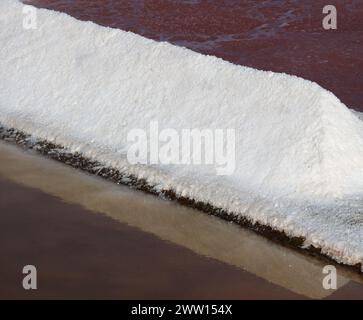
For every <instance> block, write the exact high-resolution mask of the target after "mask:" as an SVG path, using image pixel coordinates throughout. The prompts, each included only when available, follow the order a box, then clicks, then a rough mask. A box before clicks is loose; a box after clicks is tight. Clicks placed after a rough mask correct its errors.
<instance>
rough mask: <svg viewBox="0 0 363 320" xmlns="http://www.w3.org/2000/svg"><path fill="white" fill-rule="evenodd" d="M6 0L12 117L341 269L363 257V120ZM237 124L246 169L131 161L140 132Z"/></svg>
mask: <svg viewBox="0 0 363 320" xmlns="http://www.w3.org/2000/svg"><path fill="white" fill-rule="evenodd" d="M23 18H24V13H23V4H21V3H19V2H18V1H15V0H2V1H1V2H0V122H1V123H3V124H4V125H5V126H7V127H13V128H17V129H19V130H23V131H25V132H28V133H30V134H32V135H33V136H34V137H37V138H40V139H45V140H47V141H49V142H54V143H56V144H59V145H62V146H64V147H66V148H69V150H70V151H72V152H81V153H82V154H84V155H85V156H86V157H88V158H90V159H95V160H97V161H99V162H101V163H103V164H104V165H106V166H109V167H114V168H116V169H117V170H119V171H120V172H121V173H125V174H127V175H132V176H134V177H136V178H137V179H142V180H144V181H146V183H147V184H148V185H149V186H151V187H153V188H155V190H170V191H173V192H174V193H175V194H176V195H177V196H180V197H184V198H188V199H191V200H193V201H198V202H203V203H206V204H209V205H211V206H213V207H215V208H220V209H221V210H224V211H226V212H229V213H231V214H234V215H236V216H239V217H244V218H246V219H248V220H249V221H251V222H252V223H254V222H258V223H259V224H262V225H267V226H269V227H272V228H274V229H276V230H279V231H283V232H285V233H286V234H287V235H289V236H291V237H302V238H304V239H305V245H306V246H310V245H312V246H314V247H316V248H319V249H321V250H322V252H323V253H324V254H327V255H328V256H330V257H332V258H334V259H335V260H337V261H338V262H342V263H346V264H350V265H354V264H358V263H361V262H362V260H363V124H362V122H361V121H360V120H359V119H358V117H357V116H356V115H354V114H353V113H352V112H351V111H349V109H348V108H347V107H346V106H345V105H343V104H342V103H341V102H340V101H339V100H338V99H337V98H336V97H335V96H334V95H333V94H332V93H330V92H328V91H326V90H324V89H323V88H321V87H320V86H319V85H317V84H315V83H312V82H310V81H306V80H303V79H300V78H297V77H293V76H288V75H285V74H276V73H272V72H264V71H258V70H254V69H251V68H246V67H241V66H236V65H233V64H230V63H228V62H225V61H223V60H221V59H218V58H215V57H211V56H204V55H201V54H198V53H195V52H192V51H190V50H187V49H184V48H180V47H175V46H173V45H170V44H168V43H158V42H155V41H152V40H149V39H145V38H143V37H141V36H138V35H135V34H132V33H128V32H124V31H121V30H116V29H110V28H105V27H101V26H98V25H96V24H93V23H90V22H81V21H77V20H76V19H73V18H71V17H69V16H67V15H65V14H61V13H56V12H52V11H48V10H37V28H36V29H30V30H27V29H24V28H23ZM151 121H158V124H159V127H160V130H161V129H164V128H173V129H175V130H177V131H178V132H181V131H182V130H183V129H195V128H196V129H204V128H209V129H225V130H227V129H234V130H235V132H236V155H235V161H236V168H235V170H234V172H233V174H232V175H230V176H218V175H216V170H215V168H214V167H213V166H210V165H205V166H203V165H155V164H154V165H150V166H149V165H131V164H130V163H129V162H128V161H127V158H126V153H127V150H128V148H129V146H130V143H129V142H128V141H127V135H128V133H129V132H130V131H131V130H132V129H138V128H140V129H144V130H146V131H147V130H149V127H150V123H151Z"/></svg>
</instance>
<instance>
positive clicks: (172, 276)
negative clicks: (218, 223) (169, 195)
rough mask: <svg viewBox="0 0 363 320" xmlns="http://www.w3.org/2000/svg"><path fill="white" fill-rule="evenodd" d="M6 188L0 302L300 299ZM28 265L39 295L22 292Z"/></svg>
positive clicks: (84, 213)
mask: <svg viewBox="0 0 363 320" xmlns="http://www.w3.org/2000/svg"><path fill="white" fill-rule="evenodd" d="M0 190H1V192H0V212H1V214H0V243H1V246H0V255H1V257H2V263H1V264H0V283H1V285H0V299H9V298H10V299H11V298H15V299H28V298H46V299H60V298H64V299H107V298H111V299H132V298H134V299H173V298H174V299H193V298H194V299H253V298H299V297H300V296H299V295H297V294H294V293H292V292H290V291H288V290H286V289H283V288H281V287H279V286H276V285H273V284H271V283H269V282H267V281H265V280H262V279H260V278H258V277H256V276H253V275H251V274H249V273H247V272H245V271H242V270H241V269H238V268H235V267H232V266H229V265H227V264H224V263H221V262H218V261H216V260H214V259H209V258H206V257H202V256H200V255H197V254H195V253H193V252H192V251H190V250H187V249H185V248H183V247H180V246H176V245H173V244H171V243H168V242H165V241H162V240H160V239H158V238H156V237H155V236H152V235H150V234H147V233H144V232H140V231H139V230H138V229H136V228H132V227H129V226H127V225H125V224H121V223H119V222H116V221H114V220H112V219H111V218H108V217H106V216H104V215H101V214H96V213H93V212H91V211H88V210H85V209H83V208H82V207H81V206H77V205H71V204H67V203H64V202H63V201H61V200H59V199H57V198H56V197H53V196H50V195H48V194H46V193H43V192H41V191H39V190H36V189H31V188H26V187H23V186H20V185H18V184H15V183H13V182H10V181H8V180H4V179H3V178H0ZM28 264H32V265H35V266H36V267H37V271H38V290H35V291H26V290H24V289H23V288H22V278H23V275H22V268H23V266H25V265H28ZM361 292H362V290H361Z"/></svg>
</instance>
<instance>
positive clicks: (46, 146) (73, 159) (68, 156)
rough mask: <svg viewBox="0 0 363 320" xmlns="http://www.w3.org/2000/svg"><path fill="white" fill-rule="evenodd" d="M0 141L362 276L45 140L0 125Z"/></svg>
mask: <svg viewBox="0 0 363 320" xmlns="http://www.w3.org/2000/svg"><path fill="white" fill-rule="evenodd" d="M0 139H2V140H4V141H6V142H10V143H13V144H16V145H19V146H21V147H23V148H25V149H32V150H35V151H36V152H38V153H39V154H42V155H44V156H46V157H48V158H51V159H53V160H56V161H59V162H62V163H64V164H66V165H69V166H71V167H73V168H76V169H81V170H83V171H85V172H87V173H89V174H92V175H96V176H99V177H102V178H104V179H106V180H109V181H112V182H114V183H116V184H122V185H127V186H129V187H131V188H133V189H137V190H141V191H144V192H146V193H150V194H153V195H157V196H159V197H162V198H166V199H168V200H172V201H176V202H178V203H179V204H181V205H184V206H188V207H191V208H194V209H197V210H200V211H203V212H205V213H207V214H209V215H213V216H217V217H219V218H222V219H224V220H226V221H229V222H233V223H236V224H237V225H239V226H241V227H245V228H248V229H251V230H252V231H254V232H256V233H258V234H260V235H262V236H265V237H266V238H268V239H270V240H272V241H274V242H276V243H279V244H281V245H284V246H286V247H290V248H294V249H298V250H299V251H300V252H302V253H305V254H308V255H312V256H315V257H318V258H319V259H324V260H326V261H327V262H328V263H330V264H334V265H339V266H344V267H345V268H349V269H351V270H353V271H355V272H358V273H362V264H361V263H358V264H356V265H354V266H350V265H344V264H340V263H338V262H336V261H335V260H333V259H332V258H330V257H329V256H327V255H325V254H324V253H322V252H321V249H319V248H315V247H311V246H310V247H308V248H303V247H302V246H303V243H304V241H305V239H304V238H303V237H290V236H288V235H287V234H286V233H285V232H283V231H278V230H275V229H273V228H271V227H270V226H265V225H263V224H260V223H258V222H252V221H250V220H248V219H246V218H244V217H238V216H237V215H234V214H232V213H229V212H227V211H225V210H222V209H219V208H216V207H214V206H212V205H210V204H209V203H204V202H201V201H195V200H193V199H189V198H186V197H181V196H178V195H177V194H176V193H175V192H174V191H172V190H156V189H155V188H154V187H153V186H151V185H149V184H148V183H147V182H146V180H144V179H138V178H137V177H135V176H133V175H126V174H124V173H121V172H120V171H118V170H117V169H115V168H110V167H106V166H104V165H103V164H102V163H100V162H98V161H94V160H91V159H88V158H86V157H84V156H83V155H82V154H81V153H78V152H74V153H72V152H69V151H67V149H66V148H64V147H63V146H61V145H56V144H54V143H52V142H48V141H46V140H39V139H35V138H33V137H32V136H31V135H30V134H27V133H24V132H22V131H19V130H16V129H13V128H10V129H9V128H6V127H5V126H2V125H1V124H0Z"/></svg>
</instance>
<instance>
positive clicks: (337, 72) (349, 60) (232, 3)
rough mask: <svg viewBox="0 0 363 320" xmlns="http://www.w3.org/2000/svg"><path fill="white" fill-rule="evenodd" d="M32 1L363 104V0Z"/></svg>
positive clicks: (362, 106) (358, 106)
mask: <svg viewBox="0 0 363 320" xmlns="http://www.w3.org/2000/svg"><path fill="white" fill-rule="evenodd" d="M27 2H28V3H32V4H35V5H37V6H41V7H46V8H50V9H54V10H58V11H63V12H66V13H68V14H70V15H72V16H74V17H76V18H78V19H81V20H91V21H94V22H96V23H98V24H101V25H105V26H111V27H115V28H120V29H124V30H130V31H133V32H135V33H138V34H141V35H143V36H145V37H148V38H152V39H155V40H161V41H168V42H171V43H174V44H177V45H182V46H186V47H188V48H191V49H193V50H195V51H198V52H201V53H205V54H212V55H215V56H218V57H221V58H223V59H225V60H228V61H231V62H233V63H236V64H242V65H246V66H250V67H254V68H258V69H265V70H272V71H276V72H285V73H289V74H294V75H298V76H301V77H303V78H306V79H310V80H313V81H316V82H318V83H319V84H320V85H322V86H323V87H325V88H327V89H329V90H331V91H333V92H334V93H335V94H336V95H337V96H338V97H339V98H340V99H341V100H342V101H343V102H344V103H345V104H346V105H348V106H351V107H355V108H356V109H360V110H361V111H363V1H361V0H331V1H328V2H327V1H326V0H304V1H301V0H273V1H272V0H264V1H255V0H246V1H237V0H225V1H220V0H214V1H213V0H212V1H201V0H189V1H176V0H174V1H165V0H147V1H144V0H119V1H112V0H30V1H27ZM326 4H333V5H336V7H337V11H338V29H337V30H329V31H326V30H324V29H323V28H322V19H323V14H322V9H323V7H324V6H325V5H326Z"/></svg>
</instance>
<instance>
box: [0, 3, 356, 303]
mask: <svg viewBox="0 0 363 320" xmlns="http://www.w3.org/2000/svg"><path fill="white" fill-rule="evenodd" d="M27 2H28V3H32V4H35V5H37V6H40V7H46V8H50V9H54V10H58V11H63V12H66V13H68V14H70V15H72V16H74V17H76V18H78V19H82V20H91V21H94V22H96V23H98V24H101V25H106V26H111V27H115V28H120V29H124V30H130V31H133V32H136V33H138V34H141V35H144V36H146V37H149V38H153V39H155V40H160V41H169V42H171V43H174V44H177V45H182V46H186V47H188V48H191V49H193V50H195V51H198V52H201V53H205V54H213V55H216V56H218V57H221V58H223V59H225V60H228V61H231V62H233V63H236V64H241V65H246V66H251V67H254V68H258V69H265V70H272V71H277V72H286V73H289V74H295V75H298V76H302V77H304V78H306V79H310V80H313V81H316V82H318V83H319V84H320V85H322V86H324V87H325V88H327V89H329V90H331V91H333V92H334V93H335V94H336V95H337V96H338V97H339V98H340V99H341V100H342V101H343V102H344V103H345V104H347V105H349V106H352V107H355V108H356V109H359V108H360V107H363V103H362V102H363V75H362V70H363V55H362V53H363V2H362V1H360V0H350V1H346V0H344V1H343V0H332V1H330V2H329V3H330V4H335V5H336V6H337V8H338V14H339V16H338V30H336V31H332V30H330V31H324V30H323V29H322V27H321V20H322V14H321V12H322V7H323V6H324V5H325V4H326V1H322V0H314V1H297V0H276V1H252V0H247V1H243V2H242V1H232V0H230V1H228V0H226V1H199V0H190V1H164V0H149V1H142V0H125V1H111V0H87V1H86V0H72V1H71V0H32V1H27ZM361 110H362V111H363V109H361ZM0 244H1V245H0V255H1V257H2V263H1V264H0V284H1V285H0V298H120V299H121V298H155V299H157V298H178V299H179V298H216V299H219V298H222V299H228V298H234V299H251V298H266V299H267V298H306V297H308V298H333V299H334V298H353V299H361V298H363V285H362V282H363V281H362V278H361V277H360V276H358V275H356V274H353V273H351V272H350V271H347V270H346V269H345V268H342V269H338V274H339V281H338V290H336V291H327V290H324V289H323V288H322V285H321V282H322V277H323V275H322V272H321V271H322V268H323V266H324V265H325V264H326V262H325V261H320V260H317V259H315V258H312V257H309V256H305V255H302V254H300V253H297V252H295V251H292V250H290V249H288V248H284V247H281V246H278V245H276V244H274V243H271V242H270V241H268V240H266V239H263V238H261V237H259V236H257V235H255V234H253V233H252V232H249V231H247V230H243V229H241V228H238V227H236V226H234V225H231V224H228V223H225V222H223V221H220V220H219V219H216V218H213V217H209V216H207V215H205V214H202V213H199V212H197V211H195V210H192V209H189V208H183V207H180V206H178V205H176V204H174V203H170V202H167V201H163V200H160V199H157V198H154V197H152V196H148V195H145V194H143V193H140V192H135V191H131V190H129V189H128V188H124V187H120V186H116V185H113V184H110V183H107V182H104V181H102V180H99V179H97V178H93V177H89V176H87V175H85V174H83V173H80V172H77V171H75V170H73V169H69V168H66V167H64V166H62V165H60V164H56V163H54V162H52V161H49V160H47V159H42V158H38V157H37V156H34V155H32V154H30V153H28V152H22V151H19V149H16V148H14V147H11V146H8V145H6V144H3V143H1V144H0ZM27 264H34V265H36V266H37V267H38V272H39V289H38V290H37V291H33V292H29V291H24V290H23V289H22V287H21V280H22V274H21V269H22V267H23V266H24V265H27Z"/></svg>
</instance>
